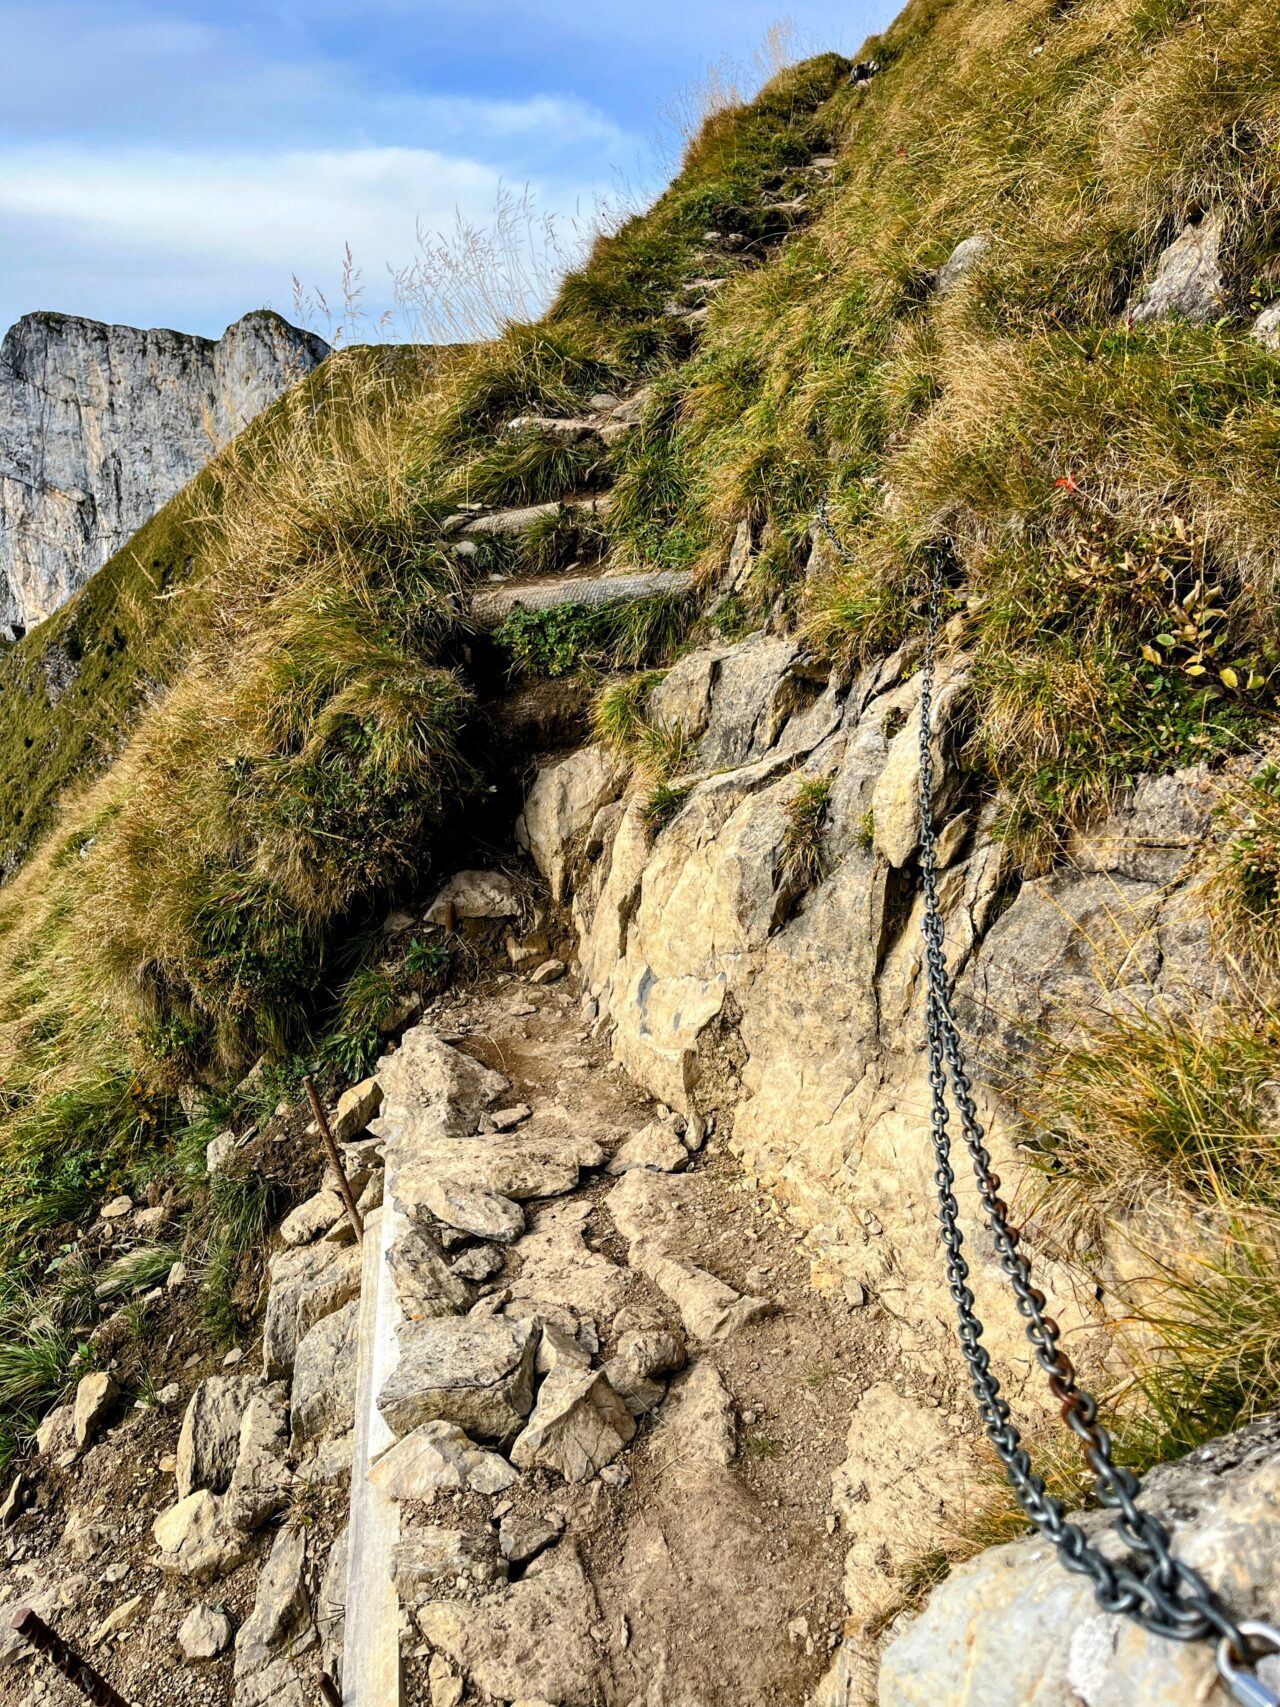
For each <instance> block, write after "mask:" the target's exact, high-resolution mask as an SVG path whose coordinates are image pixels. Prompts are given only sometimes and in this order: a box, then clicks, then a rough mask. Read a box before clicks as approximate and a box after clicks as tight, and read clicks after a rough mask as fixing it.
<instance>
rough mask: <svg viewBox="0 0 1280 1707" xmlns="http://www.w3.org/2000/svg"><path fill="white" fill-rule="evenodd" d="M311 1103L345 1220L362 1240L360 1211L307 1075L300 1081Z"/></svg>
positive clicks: (325, 1116) (321, 1108) (322, 1110)
mask: <svg viewBox="0 0 1280 1707" xmlns="http://www.w3.org/2000/svg"><path fill="white" fill-rule="evenodd" d="M302 1083H303V1085H304V1087H305V1089H306V1093H307V1096H308V1098H309V1099H310V1102H311V1112H312V1114H314V1115H315V1117H316V1125H317V1126H318V1127H319V1128H320V1137H321V1138H322V1140H323V1141H324V1148H325V1154H326V1155H327V1156H328V1158H329V1166H330V1167H331V1168H332V1169H333V1171H334V1173H335V1174H337V1176H338V1190H339V1191H340V1192H341V1193H342V1201H343V1202H344V1203H345V1204H346V1206H347V1220H348V1221H350V1223H351V1225H352V1226H353V1227H354V1228H355V1231H356V1238H357V1239H358V1240H359V1239H363V1238H364V1222H363V1221H362V1220H361V1219H360V1211H359V1210H358V1209H357V1208H356V1200H355V1198H354V1197H353V1196H352V1195H351V1184H350V1182H349V1181H348V1179H347V1173H346V1169H345V1168H344V1167H343V1165H342V1157H341V1156H340V1155H339V1154H338V1146H337V1145H336V1144H335V1143H334V1141H333V1133H332V1132H331V1131H330V1130H329V1117H328V1115H327V1114H326V1113H325V1111H324V1104H323V1103H322V1102H321V1101H320V1094H319V1092H318V1091H317V1090H316V1086H315V1080H314V1079H313V1078H312V1077H311V1074H310V1073H308V1074H307V1075H306V1077H305V1078H304V1079H303V1081H302Z"/></svg>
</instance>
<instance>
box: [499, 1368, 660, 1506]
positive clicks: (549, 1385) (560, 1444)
mask: <svg viewBox="0 0 1280 1707" xmlns="http://www.w3.org/2000/svg"><path fill="white" fill-rule="evenodd" d="M635 1432H636V1424H635V1419H634V1417H633V1416H632V1415H631V1412H630V1410H629V1409H628V1407H627V1404H626V1401H625V1400H624V1399H622V1398H621V1397H620V1396H619V1395H618V1394H617V1393H615V1392H614V1390H613V1388H612V1386H611V1385H610V1384H609V1378H608V1376H607V1375H606V1374H605V1373H604V1371H603V1370H601V1369H596V1370H591V1369H574V1368H571V1367H569V1366H561V1367H558V1368H557V1369H555V1370H554V1371H553V1372H552V1373H551V1374H550V1375H548V1376H547V1378H546V1380H545V1381H544V1382H543V1383H542V1386H541V1387H540V1389H539V1390H538V1402H537V1405H536V1406H535V1407H534V1411H533V1415H532V1416H531V1417H530V1418H529V1422H528V1426H527V1427H526V1428H525V1429H524V1431H523V1433H522V1434H521V1435H520V1436H519V1437H518V1438H517V1440H516V1443H515V1445H514V1446H513V1447H512V1448H511V1461H512V1463H513V1464H516V1465H518V1466H519V1467H520V1469H522V1470H535V1469H542V1470H554V1471H556V1472H558V1473H559V1474H560V1475H561V1476H563V1477H564V1479H565V1481H566V1482H586V1481H589V1480H590V1478H591V1477H592V1476H594V1475H595V1474H596V1473H597V1471H599V1470H601V1469H603V1467H604V1466H605V1465H606V1464H609V1463H612V1461H613V1460H614V1459H615V1458H616V1457H617V1456H618V1454H619V1453H620V1452H621V1451H622V1449H623V1447H624V1446H626V1445H627V1443H628V1442H629V1441H631V1440H633V1439H634V1438H635Z"/></svg>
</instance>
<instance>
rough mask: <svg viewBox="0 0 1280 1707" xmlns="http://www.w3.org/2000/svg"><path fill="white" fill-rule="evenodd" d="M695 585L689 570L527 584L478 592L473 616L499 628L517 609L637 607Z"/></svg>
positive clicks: (596, 576)
mask: <svg viewBox="0 0 1280 1707" xmlns="http://www.w3.org/2000/svg"><path fill="white" fill-rule="evenodd" d="M692 585H693V575H692V574H691V573H690V571H689V570H687V569H670V570H653V571H650V572H647V573H642V574H635V575H591V576H585V577H581V578H579V577H574V578H572V579H566V578H564V577H560V578H558V579H555V580H552V579H546V580H541V581H527V582H524V583H523V584H520V583H517V584H515V585H511V586H505V587H497V588H495V589H494V590H493V591H492V592H488V593H477V594H476V595H475V597H474V599H473V600H472V604H471V615H472V618H473V620H474V621H475V622H476V623H477V624H478V625H479V626H480V627H481V628H496V627H497V626H498V625H499V623H501V622H503V621H504V620H505V619H506V618H507V617H508V616H510V615H511V613H512V611H514V610H551V609H553V608H554V607H555V606H557V605H584V606H603V605H620V604H634V603H635V602H636V601H637V600H639V599H654V598H669V597H671V596H672V595H673V594H676V593H685V592H688V590H689V589H690V588H691V587H692Z"/></svg>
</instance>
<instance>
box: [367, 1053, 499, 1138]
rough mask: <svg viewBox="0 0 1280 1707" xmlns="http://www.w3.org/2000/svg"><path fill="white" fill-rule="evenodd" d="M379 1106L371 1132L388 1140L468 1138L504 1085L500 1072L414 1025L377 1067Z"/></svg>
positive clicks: (494, 1101) (495, 1100)
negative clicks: (380, 1106) (393, 1050)
mask: <svg viewBox="0 0 1280 1707" xmlns="http://www.w3.org/2000/svg"><path fill="white" fill-rule="evenodd" d="M378 1081H379V1083H380V1084H381V1086H382V1090H383V1096H384V1100H383V1105H382V1108H381V1110H380V1112H379V1115H378V1118H377V1119H376V1120H375V1121H374V1122H373V1123H372V1128H371V1129H372V1131H373V1132H374V1133H375V1134H376V1135H377V1136H379V1137H382V1138H386V1139H387V1140H388V1141H389V1142H391V1141H394V1140H395V1139H397V1138H399V1137H401V1136H404V1137H406V1138H408V1139H411V1140H416V1139H419V1138H435V1137H438V1138H468V1137H470V1136H471V1134H472V1133H473V1132H475V1130H476V1128H477V1126H478V1125H479V1123H480V1117H481V1115H482V1114H483V1113H484V1112H485V1110H486V1109H489V1108H492V1107H493V1106H494V1104H495V1103H496V1102H497V1100H498V1098H499V1097H500V1096H502V1094H503V1092H504V1091H505V1090H506V1089H507V1081H506V1080H505V1079H504V1078H503V1076H502V1074H501V1073H495V1072H494V1071H493V1070H492V1069H491V1068H489V1067H486V1066H485V1065H484V1064H483V1062H481V1061H476V1060H474V1059H473V1058H472V1057H471V1056H470V1055H464V1054H463V1053H462V1051H461V1050H460V1049H454V1048H453V1047H452V1045H451V1044H448V1043H446V1042H444V1040H443V1039H442V1038H441V1037H440V1036H438V1034H437V1033H436V1032H434V1031H432V1029H431V1027H430V1026H428V1025H415V1026H414V1027H413V1028H412V1029H411V1030H409V1031H407V1032H406V1033H405V1035H404V1037H403V1038H402V1039H401V1043H400V1047H399V1049H397V1051H396V1052H395V1054H394V1055H392V1056H390V1057H389V1058H388V1059H386V1060H385V1061H384V1062H383V1063H382V1065H381V1066H380V1068H379V1070H378Z"/></svg>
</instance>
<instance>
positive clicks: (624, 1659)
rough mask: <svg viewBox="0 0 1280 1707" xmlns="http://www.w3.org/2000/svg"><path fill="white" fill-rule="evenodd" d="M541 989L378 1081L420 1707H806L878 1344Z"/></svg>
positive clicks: (825, 1652) (399, 1491) (440, 1028)
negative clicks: (845, 1489) (840, 1483)
mask: <svg viewBox="0 0 1280 1707" xmlns="http://www.w3.org/2000/svg"><path fill="white" fill-rule="evenodd" d="M539 976H540V974H539V973H537V972H535V973H534V974H532V975H531V977H529V978H498V979H495V980H493V981H491V982H490V983H488V984H486V985H482V986H481V987H480V988H478V989H477V990H475V991H473V992H472V993H470V994H469V995H467V996H466V997H465V998H461V999H449V998H445V999H444V1000H443V1001H442V1002H441V1003H440V1004H438V1006H437V1008H436V1009H435V1011H432V1012H429V1013H428V1014H427V1015H426V1016H425V1017H424V1020H423V1022H422V1023H421V1024H419V1025H418V1026H416V1027H415V1028H413V1029H412V1030H410V1031H409V1032H407V1033H406V1034H405V1036H404V1038H403V1040H402V1042H401V1045H400V1047H399V1049H398V1050H397V1051H396V1052H395V1053H394V1054H393V1055H391V1056H390V1057H388V1059H387V1060H386V1061H384V1062H383V1064H382V1065H381V1067H380V1068H379V1075H378V1076H379V1082H380V1084H381V1085H382V1088H383V1092H384V1098H385V1100H384V1102H383V1106H382V1109H381V1112H380V1114H379V1116H378V1118H377V1119H376V1121H374V1123H373V1125H372V1131H373V1133H374V1134H375V1136H376V1137H377V1138H378V1140H379V1141H380V1142H381V1144H382V1146H383V1147H384V1154H385V1159H386V1163H387V1170H388V1173H387V1177H388V1179H389V1180H390V1182H391V1185H390V1197H389V1203H390V1202H394V1206H395V1208H396V1210H397V1211H398V1212H400V1215H401V1216H402V1219H400V1221H399V1228H400V1231H399V1232H398V1234H397V1236H396V1237H395V1238H394V1240H393V1241H392V1243H391V1246H390V1250H389V1258H388V1260H389V1264H390V1267H391V1270H392V1273H393V1276H394V1281H395V1287H396V1292H397V1301H398V1305H399V1313H400V1323H399V1328H398V1339H399V1361H398V1365H397V1367H396V1370H395V1373H394V1375H393V1376H392V1377H391V1378H390V1379H389V1380H388V1381H387V1382H386V1383H385V1385H384V1386H383V1388H382V1390H381V1391H380V1393H379V1395H378V1402H379V1407H380V1410H381V1412H382V1414H383V1416H384V1417H385V1418H386V1419H387V1421H388V1422H389V1423H390V1424H391V1427H392V1429H393V1431H394V1433H395V1434H396V1436H397V1441H396V1444H395V1445H394V1446H393V1447H392V1448H391V1449H390V1450H389V1451H388V1452H387V1453H386V1454H385V1455H384V1456H383V1457H382V1458H381V1459H380V1460H379V1461H378V1462H377V1463H376V1464H375V1465H374V1467H373V1470H372V1477H373V1479H374V1480H375V1482H376V1483H377V1485H378V1486H379V1487H381V1488H382V1489H383V1490H385V1491H386V1492H387V1493H388V1494H389V1495H390V1496H391V1497H392V1498H393V1500H394V1501H395V1503H396V1505H397V1508H398V1515H399V1527H400V1543H399V1546H398V1548H397V1550H396V1555H395V1562H394V1573H395V1581H396V1586H397V1590H398V1594H399V1598H400V1604H401V1608H402V1641H403V1648H402V1659H403V1669H404V1687H405V1695H406V1699H407V1700H408V1701H409V1702H411V1703H415V1704H416V1703H421V1704H423V1707H426V1704H427V1703H430V1704H431V1707H441V1704H442V1703H456V1702H460V1701H462V1700H464V1699H465V1700H466V1701H468V1702H471V1701H475V1702H478V1703H491V1702H492V1703H514V1702H522V1703H533V1702H542V1703H552V1704H554V1707H595V1704H597V1703H610V1704H612V1703H618V1704H622V1703H652V1704H654V1707H657V1704H658V1703H675V1702H679V1703H681V1704H682V1707H720V1704H724V1707H728V1704H729V1703H734V1704H735V1707H741V1704H742V1703H744V1702H751V1703H761V1704H763V1703H767V1702H778V1703H792V1702H794V1703H800V1702H803V1701H804V1700H806V1699H807V1698H808V1696H809V1695H810V1693H811V1691H812V1689H813V1687H814V1686H815V1684H816V1682H817V1680H818V1678H819V1677H820V1676H821V1674H822V1672H823V1671H824V1670H825V1668H826V1666H827V1664H828V1663H829V1656H830V1650H831V1649H832V1648H833V1647H834V1646H835V1645H836V1644H837V1643H838V1641H839V1640H840V1630H841V1619H842V1611H843V1608H842V1601H841V1593H840V1583H841V1569H842V1564H843V1556H842V1548H841V1547H840V1545H839V1544H838V1542H837V1539H836V1537H835V1536H834V1534H833V1533H832V1528H833V1520H832V1519H831V1517H830V1500H829V1489H830V1478H831V1474H832V1472H833V1471H834V1470H835V1469H836V1467H837V1466H838V1465H839V1463H840V1462H841V1460H842V1458H843V1456H844V1433H845V1429H846V1428H847V1419H848V1413H849V1409H850V1405H851V1395H852V1393H853V1391H854V1390H856V1389H860V1388H861V1386H862V1385H863V1384H864V1381H865V1378H866V1375H867V1373H868V1370H869V1369H870V1368H871V1367H872V1366H873V1365H874V1363H875V1360H876V1353H875V1347H874V1345H873V1344H871V1343H868V1341H869V1340H872V1339H874V1335H875V1331H876V1330H875V1326H874V1324H873V1323H872V1322H871V1321H870V1320H869V1319H868V1318H867V1317H866V1316H865V1315H864V1316H861V1317H859V1316H856V1315H855V1314H854V1313H853V1312H851V1311H847V1310H846V1309H845V1308H844V1307H843V1305H842V1304H840V1303H839V1302H832V1301H830V1300H825V1299H821V1298H819V1297H818V1296H817V1295H816V1294H815V1293H813V1292H812V1291H811V1289H810V1286H809V1270H808V1263H807V1262H806V1261H805V1260H803V1259H802V1258H801V1257H800V1256H799V1255H798V1254H797V1252H796V1250H795V1247H794V1238H793V1236H792V1235H791V1234H789V1233H788V1232H787V1231H786V1230H785V1229H784V1228H783V1227H782V1225H781V1224H780V1222H779V1221H778V1220H777V1219H776V1218H775V1217H774V1216H773V1214H772V1212H770V1211H769V1210H768V1209H767V1208H766V1206H765V1205H764V1204H763V1202H762V1201H761V1200H760V1199H759V1198H758V1197H757V1196H756V1195H755V1194H753V1193H751V1192H750V1191H748V1190H746V1189H744V1187H743V1185H742V1183H741V1181H740V1177H739V1174H738V1170H737V1167H736V1164H735V1163H733V1161H732V1160H731V1159H730V1158H729V1157H728V1155H727V1153H725V1151H724V1150H723V1149H722V1147H721V1142H720V1141H719V1140H718V1138H717V1136H716V1134H715V1133H714V1131H713V1132H711V1133H710V1134H708V1133H706V1132H705V1131H703V1130H702V1129H701V1128H700V1127H699V1126H698V1125H697V1124H696V1123H694V1124H693V1125H688V1124H686V1122H685V1121H684V1120H683V1119H682V1118H681V1117H680V1116H678V1115H675V1114H673V1113H672V1112H671V1111H669V1110H668V1109H666V1108H664V1107H662V1106H660V1105H655V1104H653V1103H650V1102H648V1101H647V1100H646V1099H644V1098H643V1096H642V1095H641V1094H640V1093H637V1092H636V1090H635V1089H634V1087H633V1086H631V1084H630V1083H629V1082H628V1081H627V1079H626V1078H625V1076H624V1075H623V1074H622V1073H621V1072H620V1071H619V1070H618V1069H617V1068H616V1067H615V1066H614V1064H613V1063H611V1062H610V1061H609V1060H608V1057H607V1054H606V1051H605V1049H604V1046H603V1044H602V1043H601V1042H600V1041H598V1040H597V1039H596V1038H594V1037H593V1036H592V1034H591V1028H590V1026H589V1025H588V1023H587V1022H585V1021H584V1020H583V1019H582V1017H581V1009H580V1007H579V1004H578V1001H577V998H576V993H575V992H574V991H573V989H572V987H571V985H570V983H569V982H568V980H566V979H560V980H558V981H556V982H552V983H542V984H539V983H537V982H535V981H534V980H535V979H536V978H537V977H539ZM855 1330H856V1331H857V1333H858V1335H859V1336H860V1339H859V1342H858V1343H857V1344H855V1339H854V1332H855Z"/></svg>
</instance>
